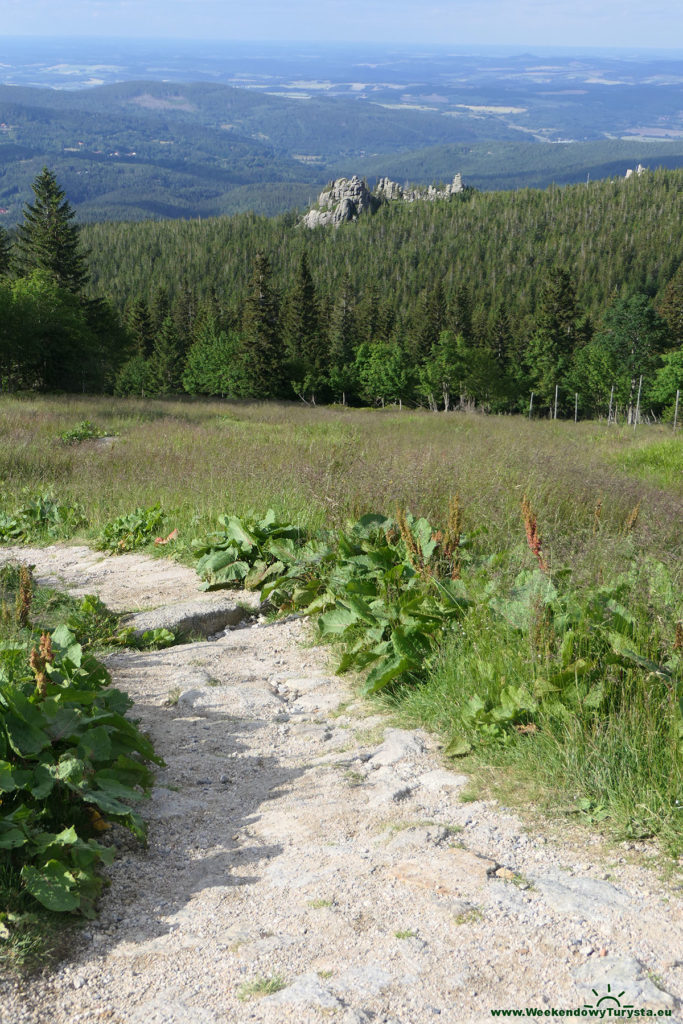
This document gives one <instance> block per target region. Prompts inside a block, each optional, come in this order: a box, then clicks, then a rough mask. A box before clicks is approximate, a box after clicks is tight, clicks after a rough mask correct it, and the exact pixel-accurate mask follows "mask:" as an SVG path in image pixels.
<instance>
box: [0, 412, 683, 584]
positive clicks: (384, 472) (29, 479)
mask: <svg viewBox="0 0 683 1024" xmlns="http://www.w3.org/2000/svg"><path fill="white" fill-rule="evenodd" d="M82 420H91V421H92V422H97V423H106V424H107V428H108V430H110V431H112V432H115V433H117V434H118V435H119V437H118V440H117V441H116V443H115V444H113V445H111V446H110V447H108V448H99V447H96V446H93V445H88V444H81V445H74V446H66V445H64V444H63V443H62V442H61V441H60V440H59V435H60V433H62V432H63V431H65V430H68V429H70V428H72V427H73V426H74V424H77V423H79V422H81V421H82ZM669 438H670V431H669V430H668V429H666V428H663V427H643V428H640V429H639V432H634V431H633V430H629V429H627V428H623V429H622V428H610V429H608V428H607V427H606V426H605V425H601V424H594V423H582V424H578V425H575V424H573V423H564V422H554V423H553V422H547V421H535V422H531V423H530V422H528V421H527V420H526V419H525V418H524V417H509V416H500V417H483V416H478V415H475V414H471V415H467V414H452V415H448V416H445V415H443V414H431V413H427V412H424V411H404V412H403V413H399V412H398V411H395V410H387V411H384V412H379V411H375V410H362V409H356V410H353V409H347V410H341V409H334V408H318V409H310V408H304V407H303V406H298V405H295V404H290V405H288V404H278V403H268V404H266V403H244V404H240V403H228V402H218V401H208V402H205V401H189V400H188V401H178V400H174V401H162V400H156V401H154V400H136V399H114V398H107V397H99V398H88V397H72V396H69V397H63V398H50V397H33V396H31V397H16V396H3V397H2V399H0V481H2V485H3V486H2V499H1V501H2V506H3V507H4V509H5V510H12V509H14V508H16V507H17V506H18V505H19V504H21V503H22V501H24V500H25V499H26V496H27V495H35V494H37V493H40V492H45V491H46V490H51V491H52V492H53V493H54V494H55V495H56V496H57V497H58V498H59V500H60V501H62V502H64V503H72V504H73V503H78V504H80V505H82V507H83V509H84V512H85V516H86V519H87V526H85V527H84V528H83V530H82V531H81V532H82V535H83V537H85V538H86V539H90V540H93V539H94V538H96V537H98V536H99V535H100V534H101V533H102V531H103V529H104V527H105V525H106V524H107V523H109V522H111V521H112V520H113V519H114V518H116V517H117V516H119V515H123V514H126V513H130V512H131V511H132V510H133V509H134V508H136V507H137V506H142V507H150V506H153V505H155V504H156V503H157V502H159V503H160V504H161V506H162V508H163V510H164V512H165V515H166V518H165V525H164V529H165V531H166V533H168V532H170V530H171V529H172V528H174V527H177V528H178V529H179V531H180V537H179V539H178V541H177V542H176V543H175V544H171V545H169V548H168V549H166V552H164V551H163V549H162V551H161V552H160V553H169V549H170V550H174V551H178V552H180V553H184V554H185V557H189V552H188V550H187V545H188V544H189V540H190V539H191V538H192V537H193V536H195V535H200V534H203V533H206V532H207V530H210V529H212V528H213V527H214V526H215V525H216V519H217V516H218V515H219V514H220V512H222V511H224V510H229V511H230V512H232V513H233V514H236V515H243V514H245V513H247V512H248V511H249V510H251V509H253V510H255V511H257V512H263V511H265V509H266V508H268V507H272V508H274V509H275V511H276V512H277V513H278V514H279V515H283V516H286V517H287V518H289V519H290V521H292V522H294V523H295V525H300V526H302V527H308V528H313V529H315V528H317V527H319V526H321V525H322V524H327V525H343V524H344V522H345V521H346V520H347V519H348V518H350V517H355V516H357V515H358V514H362V513H363V512H365V511H367V510H368V509H382V510H385V511H387V512H389V513H390V512H393V511H394V509H395V508H396V507H397V506H400V507H401V508H407V509H409V510H410V511H412V512H413V513H415V514H416V515H417V514H421V515H426V516H427V518H429V519H430V520H433V521H437V522H438V521H439V520H440V519H442V517H443V515H444V509H445V507H446V504H447V501H448V498H449V497H450V496H451V495H452V494H454V493H455V492H456V491H458V492H459V493H460V497H461V500H462V503H463V505H464V507H465V510H466V516H467V526H468V527H469V528H471V527H472V526H474V525H476V526H477V527H479V528H485V529H486V530H488V533H489V538H490V547H491V549H492V550H501V549H506V548H509V547H510V545H511V544H517V543H520V528H519V522H520V520H519V505H520V502H521V498H522V496H523V494H524V493H525V492H526V493H528V494H529V496H530V498H531V499H532V501H533V504H534V507H535V508H536V509H537V511H538V513H539V519H540V521H541V525H542V528H543V531H544V537H545V540H546V546H547V548H548V552H549V555H550V557H551V558H552V560H553V563H554V564H557V563H561V562H563V561H566V560H567V559H571V560H572V564H574V565H575V566H576V565H577V564H578V565H580V566H582V567H583V566H585V567H586V570H587V571H588V572H594V571H595V570H596V568H597V565H598V564H604V562H605V558H607V560H608V561H621V562H622V563H623V562H624V561H625V560H626V559H627V558H628V557H630V552H629V549H628V545H627V544H626V545H625V544H624V541H623V537H622V530H623V526H624V523H625V521H626V519H627V517H628V515H629V512H630V511H631V510H632V509H633V507H634V506H635V505H636V504H637V502H638V501H641V503H642V504H641V518H640V524H639V533H638V545H639V547H640V548H641V549H645V550H648V551H650V552H651V553H653V554H654V553H659V554H660V557H662V556H663V553H664V554H665V553H668V554H669V555H670V557H671V558H674V557H675V558H678V559H680V556H681V550H682V544H683V541H682V539H681V531H680V529H679V528H678V526H679V516H680V501H679V500H678V499H680V497H681V496H683V483H681V482H680V481H678V484H676V481H675V480H673V481H671V483H667V484H666V486H665V487H658V486H657V481H656V480H655V481H651V480H639V479H634V478H633V477H632V476H631V475H630V473H627V472H624V470H623V469H622V468H621V466H620V465H619V464H618V460H620V459H624V458H631V457H637V455H638V452H640V451H641V450H642V451H646V450H647V448H648V447H649V446H650V445H651V443H652V442H653V441H657V443H658V444H659V442H661V441H662V440H664V439H669ZM673 443H674V445H675V446H678V449H679V448H680V445H681V444H683V440H682V441H675V442H673ZM615 460H617V462H616V463H615ZM600 499H602V502H603V505H602V516H601V521H600V532H599V535H598V536H595V535H594V533H593V512H594V508H595V505H596V504H597V502H598V501H599V500H600ZM46 539H47V538H46ZM521 541H523V536H522V537H521Z"/></svg>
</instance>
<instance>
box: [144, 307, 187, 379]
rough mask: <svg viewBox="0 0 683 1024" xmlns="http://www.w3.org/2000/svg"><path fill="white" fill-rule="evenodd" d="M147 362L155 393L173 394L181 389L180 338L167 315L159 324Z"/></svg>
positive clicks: (171, 319)
mask: <svg viewBox="0 0 683 1024" xmlns="http://www.w3.org/2000/svg"><path fill="white" fill-rule="evenodd" d="M148 362H149V365H150V367H151V369H152V375H153V379H154V389H155V391H156V392H157V394H160V395H173V394H176V393H177V392H178V391H180V390H181V381H182V375H183V360H182V352H181V343H180V338H179V337H178V331H177V329H176V325H175V322H174V320H173V317H171V316H167V317H166V319H165V320H164V322H163V324H162V325H161V331H160V332H159V334H158V335H157V337H156V340H155V342H154V348H153V349H152V355H151V357H150V359H149V360H148Z"/></svg>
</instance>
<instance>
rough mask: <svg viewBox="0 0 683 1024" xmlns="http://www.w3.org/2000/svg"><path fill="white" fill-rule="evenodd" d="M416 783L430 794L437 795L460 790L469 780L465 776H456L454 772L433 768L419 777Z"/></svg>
mask: <svg viewBox="0 0 683 1024" xmlns="http://www.w3.org/2000/svg"><path fill="white" fill-rule="evenodd" d="M417 781H418V782H419V784H420V785H421V786H422V787H423V788H424V789H427V790H429V792H430V793H438V792H440V791H443V790H453V789H462V788H463V786H466V785H467V783H468V782H469V781H470V780H469V778H468V776H467V775H458V774H457V773H456V772H449V771H446V769H445V768H435V769H434V770H433V771H431V772H425V774H424V775H420V777H419V778H418V780H417Z"/></svg>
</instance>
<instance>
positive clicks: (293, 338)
mask: <svg viewBox="0 0 683 1024" xmlns="http://www.w3.org/2000/svg"><path fill="white" fill-rule="evenodd" d="M283 321H284V322H283V324H282V340H283V342H284V344H285V350H286V352H287V355H288V356H289V358H290V359H293V360H301V361H302V362H303V363H304V364H305V366H306V367H307V369H319V364H320V362H321V356H322V345H321V338H320V324H319V312H318V304H317V301H316V294H315V285H314V283H313V277H312V275H311V270H310V267H309V265H308V256H307V255H306V253H305V252H303V253H302V254H301V258H300V260H299V266H298V269H297V275H296V279H295V282H294V287H293V288H292V290H291V292H290V294H289V297H288V301H287V308H286V310H285V315H284V317H283Z"/></svg>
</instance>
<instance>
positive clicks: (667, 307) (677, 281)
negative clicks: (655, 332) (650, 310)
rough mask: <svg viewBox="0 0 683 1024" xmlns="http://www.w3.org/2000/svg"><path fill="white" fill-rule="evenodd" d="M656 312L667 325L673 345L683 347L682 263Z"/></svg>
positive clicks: (665, 290) (668, 285)
mask: <svg viewBox="0 0 683 1024" xmlns="http://www.w3.org/2000/svg"><path fill="white" fill-rule="evenodd" d="M657 312H658V313H659V315H660V316H661V317H663V318H664V320H665V321H666V323H667V326H668V328H669V330H670V332H671V341H672V342H673V344H674V345H683V263H681V264H680V266H679V268H678V270H677V271H676V273H675V274H674V276H673V277H672V278H671V280H670V281H669V283H668V284H667V286H666V288H665V289H664V294H663V295H662V299H661V302H660V303H659V305H658V306H657Z"/></svg>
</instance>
